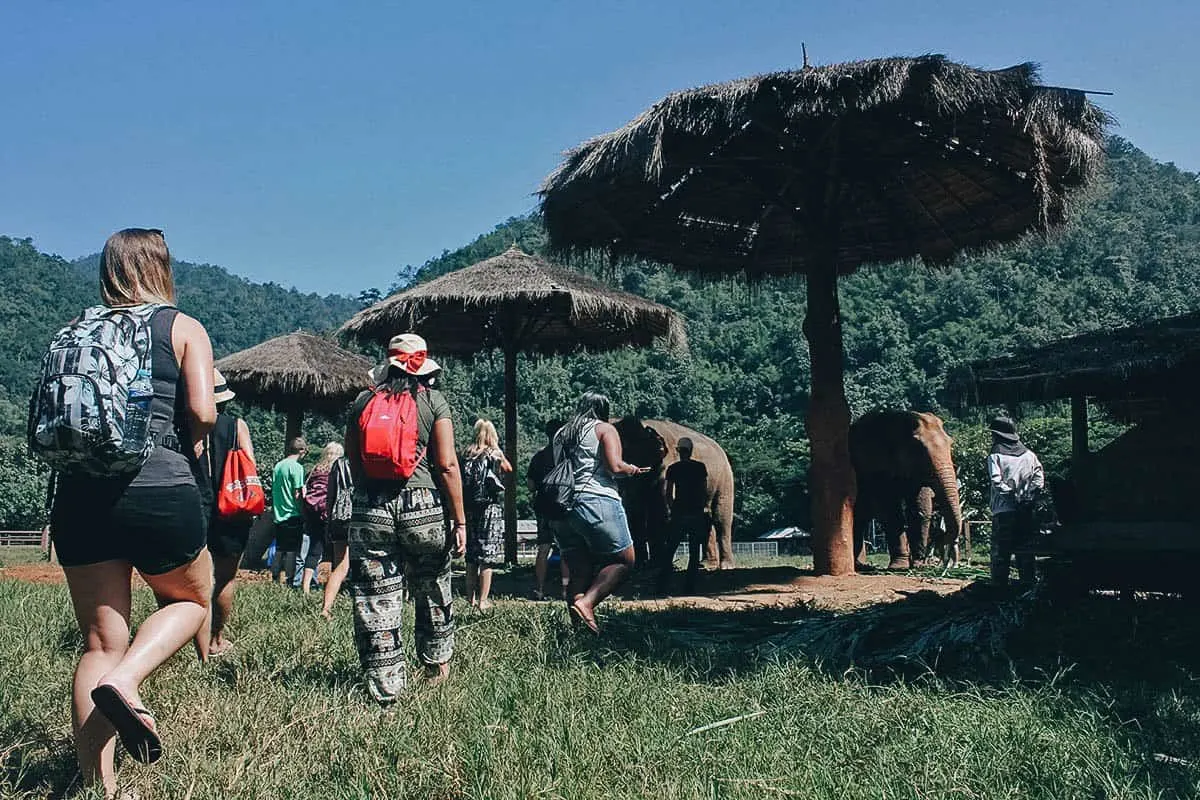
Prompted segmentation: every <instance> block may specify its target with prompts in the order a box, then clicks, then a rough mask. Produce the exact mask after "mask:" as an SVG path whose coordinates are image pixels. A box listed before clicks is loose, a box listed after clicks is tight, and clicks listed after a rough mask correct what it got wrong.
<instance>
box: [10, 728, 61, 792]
mask: <svg viewBox="0 0 1200 800" xmlns="http://www.w3.org/2000/svg"><path fill="white" fill-rule="evenodd" d="M0 742H4V743H5V747H4V750H3V751H0V756H2V757H3V758H2V760H0V775H3V779H2V783H0V791H2V790H3V789H6V788H7V789H11V790H13V791H14V792H15V793H17V794H29V795H31V796H34V797H49V798H59V797H65V796H67V793H68V792H69V791H70V790H71V788H72V785H73V784H75V783H76V779H77V778H78V776H79V768H78V765H77V764H76V763H75V750H74V745H73V744H72V742H71V740H70V739H68V738H63V737H56V736H53V735H51V734H50V733H49V732H48V731H46V730H45V729H44V728H43V727H42V726H41V725H40V724H38V723H36V722H34V721H32V720H25V719H18V720H13V721H12V722H10V723H9V724H8V725H6V726H5V727H4V728H3V729H0Z"/></svg>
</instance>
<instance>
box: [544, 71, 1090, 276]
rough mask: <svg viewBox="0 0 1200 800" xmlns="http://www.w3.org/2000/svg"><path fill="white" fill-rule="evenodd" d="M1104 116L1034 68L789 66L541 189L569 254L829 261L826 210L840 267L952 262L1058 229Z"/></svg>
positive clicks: (661, 120) (657, 110)
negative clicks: (969, 252)
mask: <svg viewBox="0 0 1200 800" xmlns="http://www.w3.org/2000/svg"><path fill="white" fill-rule="evenodd" d="M1107 119H1108V117H1107V115H1106V114H1105V113H1104V112H1103V111H1101V110H1100V109H1099V108H1097V107H1096V106H1094V105H1093V104H1092V103H1090V102H1088V100H1087V99H1086V96H1085V94H1084V93H1083V92H1080V91H1075V90H1067V89H1058V88H1051V87H1046V86H1042V85H1041V84H1040V83H1039V82H1038V76H1037V69H1036V67H1035V66H1034V65H1032V64H1020V65H1017V66H1014V67H1010V68H1008V69H1002V70H995V71H987V70H979V69H974V68H972V67H967V66H963V65H960V64H955V63H953V62H951V61H948V60H946V59H945V58H944V57H943V56H936V55H933V56H923V57H920V58H884V59H875V60H870V61H856V62H852V63H847V64H835V65H832V66H826V67H816V68H806V69H803V70H797V71H792V72H777V73H772V74H769V75H760V76H757V77H753V78H747V79H744V80H737V81H730V82H729V83H723V84H717V85H713V86H705V87H702V88H699V89H692V90H689V91H683V92H677V93H675V94H671V95H668V96H667V97H666V98H664V99H663V100H660V101H659V102H658V103H656V104H655V105H654V106H653V107H651V108H650V109H649V110H648V111H646V112H644V113H643V114H641V115H640V116H638V117H637V118H636V119H634V120H633V121H632V122H630V123H629V124H628V125H626V126H625V127H623V128H621V129H620V130H617V131H614V132H612V133H608V134H605V135H603V136H599V137H596V138H594V139H592V140H590V141H588V142H586V143H584V144H583V145H580V146H579V147H578V148H576V149H575V150H573V151H571V152H570V153H569V154H568V155H567V158H566V159H565V160H564V162H563V163H562V165H560V166H559V168H558V169H557V170H555V171H554V173H552V174H551V175H550V176H549V177H548V178H547V179H546V180H545V182H544V184H543V186H542V189H541V194H542V198H543V200H542V213H543V214H544V216H545V223H546V229H547V231H548V232H549V234H550V241H551V244H552V245H553V246H554V247H556V248H559V249H571V250H589V249H598V250H602V251H605V252H607V253H609V254H612V255H615V256H624V255H629V256H636V257H639V258H650V259H654V260H657V261H662V262H665V263H668V264H674V265H676V266H678V267H681V268H683V269H690V270H698V271H703V272H719V273H730V272H741V271H745V272H746V273H749V274H752V275H764V274H791V273H795V272H808V271H809V270H811V269H813V268H814V267H815V268H818V269H824V268H825V266H826V264H827V263H828V261H829V258H828V257H826V256H825V255H824V254H823V253H821V250H822V249H823V248H824V247H825V246H827V245H828V237H827V235H826V233H827V230H828V229H827V224H826V223H827V222H828V221H829V220H827V219H826V215H827V214H828V212H830V211H836V212H837V213H836V216H837V220H836V222H837V226H838V229H839V231H838V237H837V243H836V247H835V248H834V252H833V254H832V259H833V261H834V262H835V263H836V265H837V270H838V272H840V273H843V274H844V273H847V272H851V271H853V270H854V269H855V268H857V267H858V266H860V265H862V264H866V263H882V262H889V261H896V260H900V259H907V258H912V257H920V258H922V259H924V260H925V261H927V262H929V263H944V262H946V261H949V260H950V259H952V258H953V257H954V256H955V255H956V254H957V253H959V252H960V251H962V250H964V249H969V248H975V247H983V246H988V245H992V244H995V243H997V242H1004V241H1010V240H1012V239H1015V238H1017V237H1019V236H1021V235H1022V234H1024V233H1025V232H1027V231H1029V230H1048V229H1051V228H1053V227H1054V226H1056V225H1060V224H1062V223H1063V222H1064V221H1065V219H1066V216H1067V210H1068V206H1069V192H1070V190H1072V189H1076V188H1078V187H1081V186H1083V185H1084V184H1085V183H1086V182H1087V180H1088V179H1089V178H1090V177H1091V176H1092V175H1094V174H1095V172H1096V170H1097V168H1098V166H1099V164H1100V163H1101V160H1102V158H1103V154H1104V149H1103V140H1102V134H1103V129H1104V125H1105V123H1106V121H1107ZM814 193H815V196H814ZM814 201H815V202H814ZM818 210H820V211H821V212H822V213H820V214H819V215H818V216H817V218H814V212H816V211H818Z"/></svg>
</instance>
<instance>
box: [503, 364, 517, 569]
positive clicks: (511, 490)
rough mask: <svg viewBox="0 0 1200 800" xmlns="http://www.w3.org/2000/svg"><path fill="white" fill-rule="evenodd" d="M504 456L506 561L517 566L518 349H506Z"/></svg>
mask: <svg viewBox="0 0 1200 800" xmlns="http://www.w3.org/2000/svg"><path fill="white" fill-rule="evenodd" d="M504 456H505V458H507V459H508V463H509V464H512V468H513V469H512V472H510V473H508V475H506V476H504V560H505V561H506V562H508V563H509V564H514V565H515V564H516V563H517V348H516V343H515V342H513V341H511V340H510V341H509V342H508V343H507V344H506V346H505V348H504Z"/></svg>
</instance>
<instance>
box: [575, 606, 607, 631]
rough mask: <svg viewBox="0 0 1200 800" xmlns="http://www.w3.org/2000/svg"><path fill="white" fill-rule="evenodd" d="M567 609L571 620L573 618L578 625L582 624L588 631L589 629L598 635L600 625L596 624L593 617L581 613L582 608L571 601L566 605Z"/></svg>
mask: <svg viewBox="0 0 1200 800" xmlns="http://www.w3.org/2000/svg"><path fill="white" fill-rule="evenodd" d="M568 610H569V611H570V613H571V619H572V620H575V621H577V622H578V623H579V624H580V625H583V626H584V627H585V628H587V629H588V630H589V631H591V632H592V633H593V634H594V635H596V636H599V635H600V626H599V625H597V624H596V618H595V617H589V616H587V615H586V614H584V613H583V609H582V608H580V607H579V606H577V605H576V604H574V603H571V605H570V606H568Z"/></svg>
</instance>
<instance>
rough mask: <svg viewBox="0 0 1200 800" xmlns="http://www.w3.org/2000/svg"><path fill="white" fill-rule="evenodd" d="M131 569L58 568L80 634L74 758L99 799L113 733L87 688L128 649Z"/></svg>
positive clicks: (107, 786) (111, 777)
mask: <svg viewBox="0 0 1200 800" xmlns="http://www.w3.org/2000/svg"><path fill="white" fill-rule="evenodd" d="M132 571H133V568H132V567H130V566H129V564H127V563H126V562H124V561H105V562H103V563H100V564H89V565H88V566H85V567H64V568H63V572H64V573H66V577H67V587H68V588H69V589H70V591H71V602H72V604H73V605H74V607H75V619H76V621H77V622H78V623H79V631H80V633H82V634H83V639H84V643H83V655H82V656H81V657H80V658H79V664H78V665H77V666H76V668H75V682H74V686H73V687H72V692H71V721H72V728H73V731H74V734H75V755H76V757H77V758H78V759H79V770H80V772H81V773H82V775H83V782H84V785H87V786H90V785H92V784H95V783H102V784H103V785H104V793H105V796H109V797H111V796H112V795H113V793H114V792H116V788H117V776H116V769H115V767H114V766H113V753H114V752H115V750H116V731H114V730H113V727H112V725H110V724H109V722H108V720H107V719H105V717H104V715H103V714H100V713H98V712H97V711H96V705H95V703H93V702H92V689H95V688H96V686H98V685H99V684H100V679H101V678H102V677H104V675H106V674H107V673H108V672H110V671H111V670H112V669H113V668H114V667H116V666H117V664H119V663H120V661H121V658H122V656H124V655H125V651H126V648H128V646H129V608H130V589H129V579H130V576H131V573H132Z"/></svg>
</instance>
